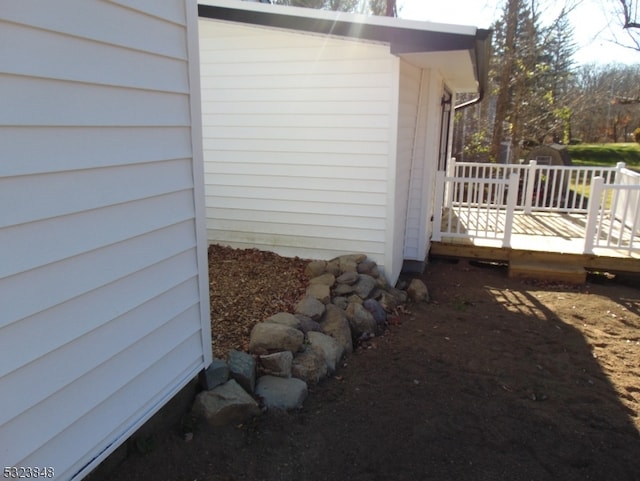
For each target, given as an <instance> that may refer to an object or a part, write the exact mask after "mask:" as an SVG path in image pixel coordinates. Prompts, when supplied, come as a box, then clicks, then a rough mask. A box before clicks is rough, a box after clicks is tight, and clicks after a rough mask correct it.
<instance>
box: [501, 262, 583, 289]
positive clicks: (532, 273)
mask: <svg viewBox="0 0 640 481" xmlns="http://www.w3.org/2000/svg"><path fill="white" fill-rule="evenodd" d="M509 277H511V278H513V279H536V280H544V281H553V282H565V283H568V284H584V283H585V282H587V271H586V270H585V268H584V267H582V266H577V265H569V264H559V263H554V262H531V261H529V262H523V261H521V260H518V259H512V260H511V262H510V263H509Z"/></svg>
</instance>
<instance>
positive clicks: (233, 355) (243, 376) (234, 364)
mask: <svg viewBox="0 0 640 481" xmlns="http://www.w3.org/2000/svg"><path fill="white" fill-rule="evenodd" d="M227 365H228V366H229V376H230V377H231V378H232V379H235V380H236V381H237V382H238V384H240V386H242V388H243V389H244V390H245V391H247V392H248V393H249V394H253V392H254V391H255V387H256V360H255V359H254V358H253V356H252V355H251V354H247V353H246V352H242V351H236V350H232V351H229V354H227Z"/></svg>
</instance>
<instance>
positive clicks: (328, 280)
mask: <svg viewBox="0 0 640 481" xmlns="http://www.w3.org/2000/svg"><path fill="white" fill-rule="evenodd" d="M335 282H336V276H334V275H333V274H331V273H330V272H325V273H324V274H322V275H320V276H317V277H314V278H313V279H311V280H309V284H324V285H325V286H329V287H331V286H332V285H333V284H335Z"/></svg>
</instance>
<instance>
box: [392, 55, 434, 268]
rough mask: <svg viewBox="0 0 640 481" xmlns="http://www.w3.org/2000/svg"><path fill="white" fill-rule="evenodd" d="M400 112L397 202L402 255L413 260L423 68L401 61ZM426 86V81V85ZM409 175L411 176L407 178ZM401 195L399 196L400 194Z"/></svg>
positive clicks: (418, 211)
mask: <svg viewBox="0 0 640 481" xmlns="http://www.w3.org/2000/svg"><path fill="white" fill-rule="evenodd" d="M400 67H401V68H400V103H399V106H400V113H399V117H398V137H399V139H401V140H399V141H398V168H399V169H402V171H403V172H404V175H403V181H404V182H403V186H402V187H403V188H402V190H401V191H400V192H399V193H398V198H399V200H398V203H399V204H400V203H402V206H403V207H404V209H406V210H405V212H404V216H405V219H406V222H405V224H404V225H403V229H402V234H403V235H404V238H403V239H401V242H403V243H404V258H405V259H412V260H415V259H417V257H416V256H417V245H418V238H419V228H420V222H419V219H420V215H421V207H422V206H421V198H420V190H421V187H422V174H423V172H424V166H423V164H424V148H423V146H422V145H421V143H420V142H418V139H421V138H422V137H423V135H424V133H423V132H422V131H423V130H424V129H425V128H426V126H425V119H423V118H422V117H421V116H420V114H424V109H421V108H420V100H421V99H422V96H423V95H425V92H426V89H425V88H423V85H422V81H423V75H424V74H423V73H422V72H423V71H422V70H421V69H419V68H417V67H414V66H413V65H411V64H409V63H407V62H405V61H402V62H401V63H400ZM426 87H427V88H428V84H427V85H426ZM410 176H411V177H410ZM400 195H401V197H400Z"/></svg>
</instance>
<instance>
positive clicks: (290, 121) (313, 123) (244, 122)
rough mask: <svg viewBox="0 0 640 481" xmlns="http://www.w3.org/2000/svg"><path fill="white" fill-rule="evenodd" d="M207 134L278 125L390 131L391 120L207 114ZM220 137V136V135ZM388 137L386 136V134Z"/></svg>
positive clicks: (371, 117)
mask: <svg viewBox="0 0 640 481" xmlns="http://www.w3.org/2000/svg"><path fill="white" fill-rule="evenodd" d="M203 122H204V125H205V132H208V133H209V134H210V136H211V137H214V136H216V135H215V133H216V132H217V130H211V129H217V128H220V127H244V128H245V129H246V128H249V127H253V128H256V129H258V128H261V127H264V126H270V125H277V126H278V127H280V128H283V127H286V128H291V127H300V128H328V127H331V128H335V129H338V128H354V127H357V128H359V129H385V130H386V129H388V127H389V125H388V123H389V118H388V116H386V115H357V114H354V115H347V114H344V115H339V116H335V115H326V114H325V115H310V114H299V115H290V114H287V113H281V114H262V115H252V116H251V117H250V118H249V119H247V116H246V115H242V114H225V115H223V114H218V113H214V114H205V115H203ZM218 136H220V135H218ZM385 136H386V134H385Z"/></svg>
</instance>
